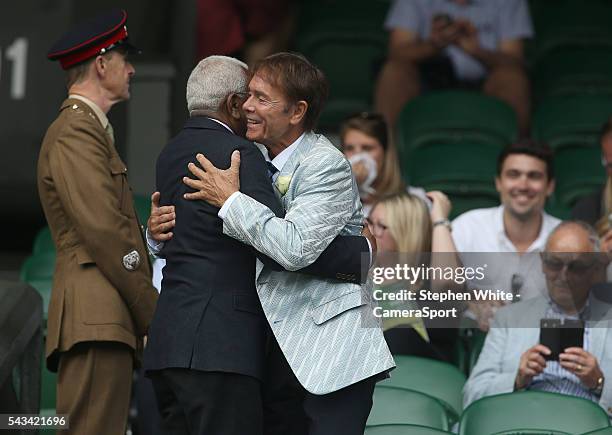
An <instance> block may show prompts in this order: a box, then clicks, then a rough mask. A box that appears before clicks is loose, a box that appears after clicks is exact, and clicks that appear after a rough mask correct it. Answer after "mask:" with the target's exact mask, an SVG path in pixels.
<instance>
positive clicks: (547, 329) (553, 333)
mask: <svg viewBox="0 0 612 435" xmlns="http://www.w3.org/2000/svg"><path fill="white" fill-rule="evenodd" d="M540 344H543V345H544V346H546V347H547V348H549V349H550V352H551V353H550V355H544V359H545V360H546V361H556V360H558V359H559V354H561V353H563V351H564V350H565V349H567V348H568V347H583V345H584V322H583V321H582V320H570V319H565V320H560V319H541V320H540Z"/></svg>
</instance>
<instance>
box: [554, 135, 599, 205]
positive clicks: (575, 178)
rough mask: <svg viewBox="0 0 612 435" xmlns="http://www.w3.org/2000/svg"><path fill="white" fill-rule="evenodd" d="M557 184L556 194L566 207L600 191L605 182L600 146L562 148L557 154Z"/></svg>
mask: <svg viewBox="0 0 612 435" xmlns="http://www.w3.org/2000/svg"><path fill="white" fill-rule="evenodd" d="M555 174H556V178H557V185H556V191H555V196H556V198H557V199H558V200H559V203H560V204H561V205H563V206H566V207H571V206H572V205H574V203H575V202H576V200H578V199H579V198H581V197H583V196H585V195H588V194H591V193H593V192H596V191H598V190H599V189H600V188H601V186H603V185H604V184H605V181H606V174H605V170H604V168H603V166H602V165H601V149H600V147H598V146H590V147H571V148H569V147H568V148H562V149H561V150H559V151H558V152H557V154H556V155H555Z"/></svg>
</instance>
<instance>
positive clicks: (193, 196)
mask: <svg viewBox="0 0 612 435" xmlns="http://www.w3.org/2000/svg"><path fill="white" fill-rule="evenodd" d="M196 159H197V160H198V162H199V163H200V165H201V166H202V169H201V168H199V167H198V166H196V165H195V164H194V163H189V165H188V169H189V171H190V172H191V173H192V174H193V175H194V176H196V177H197V180H194V179H192V178H189V177H184V178H183V183H185V184H186V185H187V186H189V187H191V188H192V189H195V190H196V192H192V193H186V194H185V195H184V198H185V199H189V200H201V201H206V202H208V203H209V204H211V205H213V206H215V207H219V208H221V207H222V206H223V204H224V203H225V201H227V199H228V198H229V197H230V196H232V194H233V193H235V192H238V191H239V190H240V151H234V152H233V153H232V161H231V165H230V167H229V168H228V169H225V170H222V169H219V168H217V167H215V166H214V165H213V164H212V163H211V162H210V161H209V160H208V159H207V158H206V157H204V156H203V155H202V154H197V155H196Z"/></svg>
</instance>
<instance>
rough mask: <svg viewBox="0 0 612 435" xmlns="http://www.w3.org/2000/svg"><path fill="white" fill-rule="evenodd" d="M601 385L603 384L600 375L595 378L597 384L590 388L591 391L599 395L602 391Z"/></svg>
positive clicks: (602, 378)
mask: <svg viewBox="0 0 612 435" xmlns="http://www.w3.org/2000/svg"><path fill="white" fill-rule="evenodd" d="M603 386H604V377H603V376H600V377H599V378H598V379H597V385H596V386H595V387H594V388H591V389H590V390H591V393H593V394H595V395H597V396H601V393H602V392H603Z"/></svg>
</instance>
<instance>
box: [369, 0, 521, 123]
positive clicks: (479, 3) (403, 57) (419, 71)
mask: <svg viewBox="0 0 612 435" xmlns="http://www.w3.org/2000/svg"><path fill="white" fill-rule="evenodd" d="M385 28H386V29H387V30H388V31H389V32H390V34H389V52H388V58H387V61H386V63H385V65H384V67H383V69H382V71H381V74H380V77H379V80H378V85H377V89H376V93H375V106H376V110H377V111H378V112H380V113H382V114H383V115H385V118H386V119H387V122H389V125H394V124H395V121H396V119H397V116H398V115H399V112H400V111H401V109H402V107H403V106H404V105H405V104H406V102H407V101H408V100H410V99H412V98H414V97H416V96H417V95H419V94H420V93H421V92H422V91H423V90H425V89H424V88H428V89H434V88H446V87H461V88H466V87H467V88H473V89H482V90H483V91H484V92H485V93H486V94H488V95H492V96H494V97H497V98H500V99H502V100H504V101H505V102H506V103H508V104H509V105H510V106H512V107H513V108H514V110H515V111H516V113H517V116H518V121H519V126H520V128H521V131H522V132H523V133H527V132H528V124H529V110H530V109H529V81H528V79H527V74H526V72H525V69H524V66H523V40H524V39H525V38H530V37H532V36H533V29H532V24H531V18H530V16H529V10H528V6H527V1H526V0H395V2H394V3H393V6H392V7H391V9H390V10H389V14H388V16H387V20H386V22H385Z"/></svg>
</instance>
